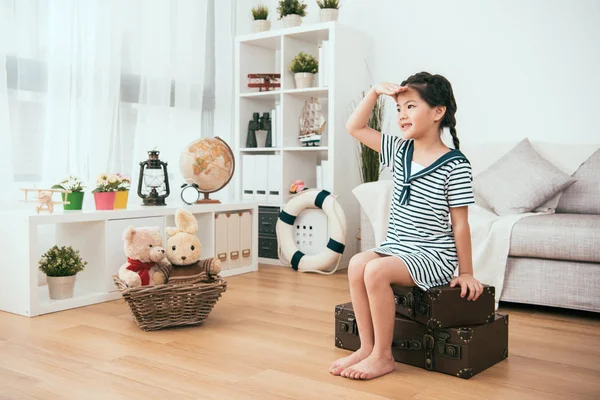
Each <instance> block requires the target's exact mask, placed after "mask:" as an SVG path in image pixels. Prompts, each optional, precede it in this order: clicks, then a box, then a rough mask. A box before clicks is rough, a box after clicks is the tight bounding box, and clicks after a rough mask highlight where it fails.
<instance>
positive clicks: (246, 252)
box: [242, 249, 250, 258]
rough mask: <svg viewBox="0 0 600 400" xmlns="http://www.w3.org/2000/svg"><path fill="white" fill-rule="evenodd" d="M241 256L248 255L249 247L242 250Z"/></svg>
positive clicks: (245, 256)
mask: <svg viewBox="0 0 600 400" xmlns="http://www.w3.org/2000/svg"><path fill="white" fill-rule="evenodd" d="M242 257H244V258H247V257H250V249H244V250H242Z"/></svg>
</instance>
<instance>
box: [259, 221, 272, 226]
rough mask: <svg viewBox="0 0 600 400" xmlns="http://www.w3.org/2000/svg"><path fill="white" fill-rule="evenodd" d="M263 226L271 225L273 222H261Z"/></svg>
mask: <svg viewBox="0 0 600 400" xmlns="http://www.w3.org/2000/svg"><path fill="white" fill-rule="evenodd" d="M260 223H261V224H262V225H271V222H265V221H261V222H260Z"/></svg>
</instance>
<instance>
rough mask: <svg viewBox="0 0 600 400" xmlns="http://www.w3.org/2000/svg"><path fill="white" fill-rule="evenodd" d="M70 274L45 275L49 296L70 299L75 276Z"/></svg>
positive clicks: (56, 298) (57, 298)
mask: <svg viewBox="0 0 600 400" xmlns="http://www.w3.org/2000/svg"><path fill="white" fill-rule="evenodd" d="M76 276H77V275H72V276H47V277H46V280H47V281H48V291H49V292H50V298H51V299H54V300H62V299H70V298H71V297H73V289H74V288H75V277H76Z"/></svg>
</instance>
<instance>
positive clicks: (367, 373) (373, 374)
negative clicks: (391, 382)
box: [340, 353, 395, 379]
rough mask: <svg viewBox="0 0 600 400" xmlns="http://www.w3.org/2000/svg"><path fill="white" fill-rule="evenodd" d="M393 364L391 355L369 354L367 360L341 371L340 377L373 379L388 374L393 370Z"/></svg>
mask: <svg viewBox="0 0 600 400" xmlns="http://www.w3.org/2000/svg"><path fill="white" fill-rule="evenodd" d="M394 367H395V363H394V359H393V358H392V355H391V354H390V355H389V356H385V357H382V356H379V355H376V354H374V353H371V355H369V356H368V357H367V358H365V359H364V360H362V361H361V362H359V363H358V364H354V365H351V366H349V367H348V368H346V369H345V370H343V371H342V372H341V373H340V375H341V376H343V377H345V378H352V379H373V378H377V377H378V376H382V375H385V374H388V373H390V372H392V371H393V370H394Z"/></svg>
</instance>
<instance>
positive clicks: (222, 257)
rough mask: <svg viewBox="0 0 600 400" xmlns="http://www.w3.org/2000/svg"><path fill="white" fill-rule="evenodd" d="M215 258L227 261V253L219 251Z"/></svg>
mask: <svg viewBox="0 0 600 400" xmlns="http://www.w3.org/2000/svg"><path fill="white" fill-rule="evenodd" d="M217 258H218V259H219V261H227V253H219V255H218V256H217Z"/></svg>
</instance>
